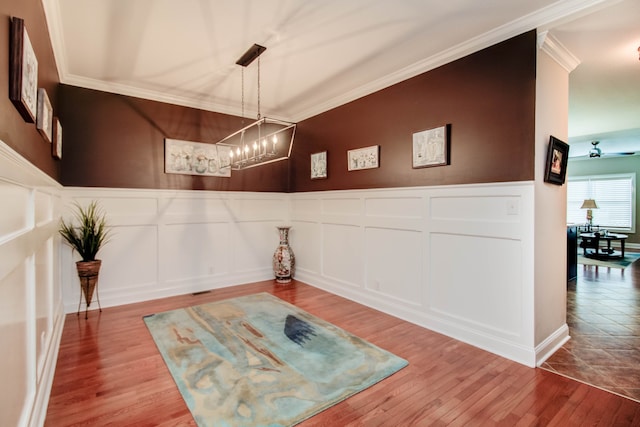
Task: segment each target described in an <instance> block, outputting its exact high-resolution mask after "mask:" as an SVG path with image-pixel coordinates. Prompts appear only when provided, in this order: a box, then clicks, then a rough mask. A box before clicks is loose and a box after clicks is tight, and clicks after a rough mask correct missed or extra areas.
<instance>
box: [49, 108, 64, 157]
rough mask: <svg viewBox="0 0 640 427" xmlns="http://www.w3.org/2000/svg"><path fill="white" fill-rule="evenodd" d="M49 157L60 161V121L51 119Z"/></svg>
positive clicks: (55, 118)
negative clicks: (51, 133)
mask: <svg viewBox="0 0 640 427" xmlns="http://www.w3.org/2000/svg"><path fill="white" fill-rule="evenodd" d="M51 155H52V156H53V157H54V158H56V159H58V160H60V159H62V125H61V124H60V119H58V118H57V117H54V118H53V144H52V146H51Z"/></svg>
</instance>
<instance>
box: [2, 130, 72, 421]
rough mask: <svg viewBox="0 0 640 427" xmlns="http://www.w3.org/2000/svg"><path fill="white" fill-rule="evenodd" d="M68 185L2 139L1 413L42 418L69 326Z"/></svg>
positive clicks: (5, 418) (18, 417) (7, 416)
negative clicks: (63, 267) (65, 282)
mask: <svg viewBox="0 0 640 427" xmlns="http://www.w3.org/2000/svg"><path fill="white" fill-rule="evenodd" d="M61 192H62V187H61V186H60V185H58V184H57V183H56V182H55V181H54V180H53V179H51V178H50V177H49V176H47V175H46V174H44V173H42V172H41V171H40V170H38V169H37V168H36V167H35V166H33V165H32V164H31V163H29V162H27V161H26V160H24V158H22V157H21V156H20V155H19V154H17V153H16V152H15V151H14V150H12V149H11V148H9V147H8V146H7V145H6V144H5V143H4V142H2V141H0V200H2V208H1V209H0V348H2V349H3V352H2V354H3V356H2V361H1V362H0V378H2V385H1V386H0V418H1V420H2V422H1V424H2V425H7V426H39V425H42V424H43V423H44V417H45V415H46V410H47V404H48V401H49V392H50V390H51V383H52V381H53V375H54V371H55V365H56V360H57V355H58V347H59V343H60V336H61V332H62V328H63V325H64V315H63V306H62V296H61V292H60V269H59V258H58V252H57V250H56V248H57V246H56V242H57V239H58V237H57V226H58V218H59V212H60V194H61Z"/></svg>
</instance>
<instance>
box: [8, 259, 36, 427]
mask: <svg viewBox="0 0 640 427" xmlns="http://www.w3.org/2000/svg"><path fill="white" fill-rule="evenodd" d="M28 282H29V280H28V260H24V261H23V262H22V263H20V264H19V265H17V266H16V267H15V269H14V270H13V271H11V272H10V273H9V274H8V275H7V276H5V277H3V278H2V279H0V324H1V325H2V333H0V348H3V349H4V351H3V352H2V353H3V356H2V363H1V364H0V378H2V383H3V386H2V387H0V413H1V414H2V422H3V424H5V425H8V426H17V425H26V420H27V419H28V416H29V411H30V410H31V406H32V405H33V382H32V381H31V379H32V377H33V373H34V371H35V367H34V366H32V364H31V363H30V361H31V360H32V358H33V357H34V354H33V353H32V352H31V351H30V350H31V349H30V348H29V347H30V343H29V341H30V339H31V335H32V334H31V333H30V331H29V325H28V324H27V321H28V319H27V315H28V313H29V307H28V301H27V288H26V287H25V286H24V285H25V283H28Z"/></svg>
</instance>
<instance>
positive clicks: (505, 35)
mask: <svg viewBox="0 0 640 427" xmlns="http://www.w3.org/2000/svg"><path fill="white" fill-rule="evenodd" d="M617 1H619V0H558V1H556V2H555V3H553V4H551V5H549V6H547V7H545V8H542V9H540V10H537V11H535V12H533V13H531V14H528V15H525V16H523V17H520V18H518V19H516V20H514V21H512V22H510V23H507V24H505V25H502V26H500V27H497V28H495V29H493V30H491V31H488V32H486V33H484V34H482V35H480V36H478V37H474V38H472V39H469V40H467V41H465V42H463V43H460V44H458V45H456V46H453V47H451V48H449V49H446V50H444V51H442V52H439V53H437V54H435V55H433V56H430V57H428V58H425V59H423V60H421V61H418V62H416V63H414V64H412V65H410V66H408V67H405V68H403V69H401V70H398V71H396V72H394V73H391V74H389V75H387V76H384V77H383V78H380V79H377V80H375V81H372V82H370V83H368V84H365V85H362V86H360V87H358V88H355V89H354V90H351V91H348V92H345V93H343V94H341V95H340V96H337V97H334V98H332V99H329V100H326V101H325V102H321V103H318V104H315V105H314V106H313V107H311V108H308V109H306V110H300V111H296V112H290V113H289V114H281V115H280V117H276V116H275V115H273V114H270V115H269V116H270V117H274V118H278V119H280V120H285V121H289V122H299V121H302V120H305V119H307V118H309V117H312V116H315V115H317V114H320V113H323V112H325V111H328V110H330V109H333V108H336V107H339V106H341V105H344V104H346V103H348V102H352V101H354V100H356V99H359V98H362V97H363V96H366V95H369V94H371V93H374V92H376V91H379V90H381V89H384V88H387V87H389V86H392V85H394V84H397V83H400V82H402V81H404V80H407V79H409V78H412V77H415V76H417V75H419V74H422V73H425V72H427V71H430V70H433V69H435V68H437V67H439V66H442V65H444V64H447V63H449V62H452V61H455V60H457V59H460V58H462V57H464V56H467V55H470V54H472V53H474V52H477V51H479V50H482V49H485V48H487V47H489V46H492V45H494V44H496V43H500V42H502V41H505V40H507V39H509V38H511V37H515V36H517V35H519V34H522V33H524V32H526V31H530V30H533V29H536V28H540V27H545V26H549V25H550V24H552V23H553V22H556V21H560V20H562V19H567V18H569V17H571V16H572V15H575V14H578V13H584V12H585V11H588V10H590V9H594V8H602V7H604V6H605V5H607V4H612V3H615V2H617ZM42 3H43V6H44V11H45V16H46V19H47V24H48V26H49V34H50V37H51V44H52V48H53V52H54V57H55V61H56V67H57V69H58V75H59V78H60V83H63V84H68V85H72V86H79V87H84V88H88V89H95V90H101V91H105V92H111V93H116V94H120V95H127V96H132V97H136V98H144V99H149V100H153V101H159V102H165V103H170V104H175V105H181V106H185V107H192V108H198V109H203V110H208V111H215V112H220V113H224V114H232V115H237V116H240V115H241V114H242V113H241V111H240V109H239V108H232V107H230V106H228V105H222V104H220V103H213V102H209V101H205V100H203V99H198V98H195V97H190V96H179V95H174V94H167V93H164V92H162V91H155V90H149V89H144V88H140V87H136V86H132V85H127V84H122V83H114V82H104V81H98V80H95V79H87V78H84V77H80V76H75V75H71V74H70V73H69V70H68V69H67V65H66V61H65V60H64V58H66V48H65V45H64V38H63V36H62V19H61V16H60V5H59V2H58V1H57V0H42ZM547 39H549V37H545V38H544V40H543V41H545V40H547ZM544 44H547V46H544ZM553 45H555V47H554V46H553ZM543 49H544V50H545V52H547V53H549V52H552V53H549V54H550V55H551V56H552V57H554V59H556V58H557V59H556V60H557V61H558V62H559V63H560V64H561V65H562V66H563V67H565V68H566V67H571V64H572V63H573V62H575V61H576V59H575V57H573V55H571V54H570V52H568V51H566V49H564V50H565V52H566V53H564V54H562V53H560V52H561V51H562V48H561V45H560V43H558V42H557V41H555V43H554V41H553V40H549V41H548V42H545V43H543ZM547 50H548V51H547ZM554 55H555V56H554ZM578 63H579V62H578ZM576 65H577V64H576ZM573 68H575V66H574V67H573Z"/></svg>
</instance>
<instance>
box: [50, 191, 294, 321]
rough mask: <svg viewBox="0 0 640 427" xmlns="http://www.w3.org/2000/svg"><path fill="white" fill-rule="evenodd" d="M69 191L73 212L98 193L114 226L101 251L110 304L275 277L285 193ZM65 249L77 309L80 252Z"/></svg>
mask: <svg viewBox="0 0 640 427" xmlns="http://www.w3.org/2000/svg"><path fill="white" fill-rule="evenodd" d="M64 196H65V200H64V202H65V203H64V205H65V213H64V216H65V217H68V216H69V215H71V212H70V210H71V209H72V207H73V204H74V203H75V202H77V203H80V204H81V205H86V204H88V203H89V202H90V201H92V200H96V201H98V203H99V204H100V206H101V207H102V208H103V209H104V211H105V213H106V215H107V221H108V223H109V225H110V226H111V232H112V234H111V238H110V241H109V242H108V244H107V245H105V246H104V248H103V249H102V250H101V251H100V252H99V254H98V258H100V259H102V268H101V271H100V278H99V282H98V290H99V297H100V303H101V306H102V307H109V306H115V305H121V304H128V303H133V302H139V301H147V300H151V299H155V298H161V297H166V296H172V295H182V294H187V293H192V292H200V291H205V290H210V289H216V288H221V287H225V286H231V285H238V284H242V283H249V282H255V281H260V280H268V279H272V278H273V268H272V256H273V253H274V251H275V249H276V247H277V246H278V242H279V237H278V230H277V226H278V225H283V224H285V223H287V221H288V212H289V196H288V195H287V194H284V193H250V192H208V191H169V190H167V191H164V190H132V189H101V188H66V189H65V191H64ZM60 249H61V254H62V255H61V258H62V263H61V265H62V283H63V295H64V306H65V310H66V311H67V312H75V311H76V310H77V309H78V305H79V302H80V286H79V281H78V278H77V274H76V271H75V264H74V262H75V261H76V260H77V259H78V257H77V254H74V253H72V251H71V249H70V248H69V247H68V246H67V245H65V244H61V247H60ZM96 308H97V303H93V304H92V305H91V307H90V309H96ZM83 309H84V303H82V305H81V310H83Z"/></svg>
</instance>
